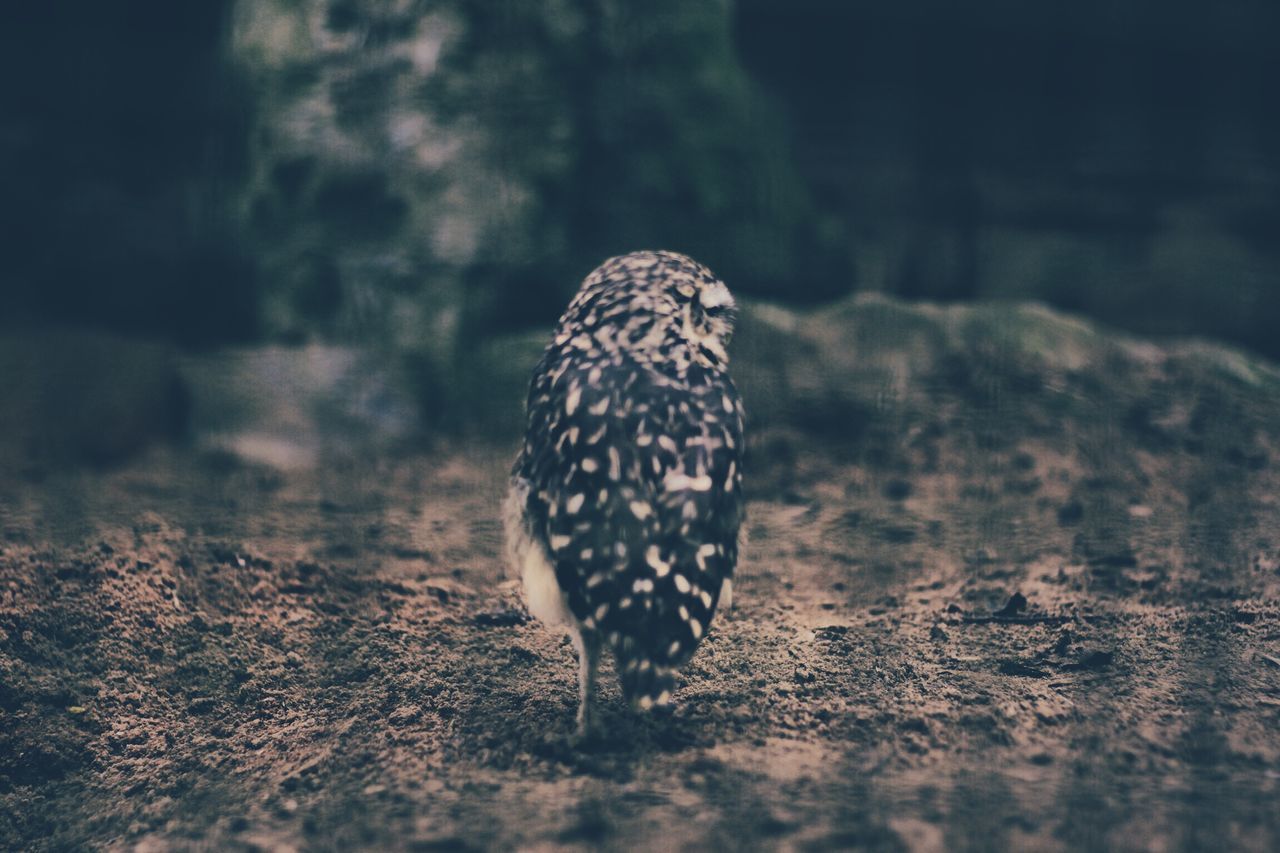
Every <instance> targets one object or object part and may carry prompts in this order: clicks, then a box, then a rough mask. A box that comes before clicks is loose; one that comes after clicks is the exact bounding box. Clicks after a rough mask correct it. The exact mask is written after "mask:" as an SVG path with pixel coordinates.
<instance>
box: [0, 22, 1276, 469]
mask: <svg viewBox="0 0 1280 853" xmlns="http://www.w3.org/2000/svg"><path fill="white" fill-rule="evenodd" d="M4 15H5V17H6V18H8V22H7V23H6V24H5V25H4V26H3V27H0V62H2V63H4V68H3V72H4V79H5V80H6V83H7V88H8V90H9V92H8V97H7V98H6V99H5V106H4V108H3V111H2V112H0V186H3V188H4V197H5V203H4V205H3V208H0V210H2V212H0V217H3V221H2V222H0V228H2V229H3V233H4V234H5V238H6V239H5V245H6V247H7V249H8V252H9V257H8V259H7V262H6V263H4V264H3V270H2V271H0V277H2V278H0V290H2V294H0V297H2V298H0V376H4V377H7V378H5V379H4V380H3V381H4V382H6V383H7V384H8V385H9V387H10V388H11V389H17V390H14V391H11V392H10V394H9V395H8V398H7V402H6V404H5V408H4V409H3V410H0V429H7V430H8V431H9V432H10V434H11V435H17V434H19V433H23V434H26V435H27V439H26V444H25V445H24V446H23V448H22V449H21V454H25V455H26V456H30V455H31V454H32V453H35V452H37V451H39V452H46V453H53V454H55V455H56V454H57V453H60V452H62V451H61V450H59V449H58V448H59V447H60V446H61V444H65V445H66V446H67V447H69V448H73V449H72V450H69V451H68V452H72V453H83V454H87V455H88V456H90V457H92V458H103V459H109V458H111V457H113V456H116V455H119V454H121V453H123V452H127V450H128V448H129V447H130V446H131V445H132V443H133V442H134V439H135V438H136V437H137V436H139V435H145V434H146V433H147V432H148V431H159V432H164V431H166V430H170V429H172V428H174V427H173V426H172V425H173V424H182V423H184V422H186V421H187V420H188V419H189V418H190V417H191V416H192V412H193V411H194V412H196V413H197V414H199V413H201V412H203V414H202V415H199V416H200V417H202V418H204V420H205V421H206V422H208V421H209V420H210V419H212V420H213V421H215V422H216V421H217V419H218V417H221V416H222V414H220V413H226V412H229V411H231V410H234V409H236V408H237V407H245V406H250V405H251V404H252V401H253V400H255V399H259V398H261V397H262V396H263V395H264V393H265V394H268V395H269V392H270V390H271V389H273V388H275V389H279V388H280V387H283V386H290V387H292V386H296V385H298V384H300V383H301V384H306V382H307V381H312V384H316V383H318V384H320V385H325V386H326V387H327V388H328V390H329V391H332V390H333V388H338V387H340V388H345V389H346V390H345V391H344V392H343V393H342V394H338V395H337V397H338V398H341V399H342V400H345V401H346V402H342V403H340V404H339V408H340V409H341V410H342V411H340V412H338V413H337V415H338V416H340V417H339V420H340V419H341V417H347V418H348V419H349V420H350V421H351V423H353V424H354V426H353V429H355V430H359V429H364V426H363V425H365V424H367V422H369V420H370V419H373V420H376V421H377V422H378V423H379V424H382V425H384V426H385V425H387V424H390V425H391V426H390V427H387V428H388V429H390V430H391V431H392V432H394V431H396V430H407V429H409V426H407V425H408V424H412V423H418V422H423V423H428V424H431V423H448V422H451V413H454V412H456V411H458V410H459V409H460V408H461V407H464V406H463V404H462V403H461V402H460V401H459V399H458V398H459V395H465V394H466V393H468V392H467V390H466V389H477V388H481V389H484V390H485V392H486V393H492V389H491V388H489V387H487V386H486V382H485V380H486V370H487V368H486V365H493V364H505V363H507V362H508V361H509V360H510V359H509V356H510V345H509V344H493V343H492V342H495V341H509V340H510V336H512V335H519V334H522V333H525V332H530V331H531V330H533V331H534V332H536V333H537V334H541V333H543V332H544V330H545V329H546V328H547V326H548V325H549V324H550V323H552V322H553V321H554V319H555V318H556V316H557V315H558V313H559V311H560V310H561V308H562V307H563V305H564V303H565V301H566V300H567V298H568V297H569V295H570V294H571V293H572V292H573V290H574V289H575V288H576V287H577V284H578V282H579V281H580V280H581V278H582V277H583V276H584V275H585V274H586V273H587V272H589V271H590V270H591V269H592V268H593V267H594V266H595V265H596V264H597V263H598V262H599V261H600V260H601V259H603V258H604V257H606V256H608V255H611V254H616V253H620V252H625V251H629V250H632V249H636V248H642V247H663V248H669V249H675V250H679V251H683V252H687V253H689V254H691V255H693V256H694V257H696V258H698V259H699V260H702V261H703V262H705V263H707V264H708V265H710V266H711V267H712V268H713V269H714V270H716V271H717V272H718V273H719V274H720V275H721V276H722V277H723V278H724V279H725V280H726V281H727V282H729V284H730V286H731V287H732V288H734V290H735V291H736V292H738V293H739V294H741V295H743V296H745V297H747V298H748V299H756V300H763V301H768V302H774V303H779V304H782V305H784V306H790V307H804V306H813V305H822V304H828V303H831V302H834V301H837V300H840V299H842V298H844V297H846V296H848V295H849V294H851V293H855V292H868V291H878V292H883V293H885V294H888V295H891V296H895V297H901V298H903V299H907V300H934V301H945V302H959V301H971V300H990V299H1001V300H1005V299H1011V300H1038V301H1042V302H1045V303H1047V304H1049V305H1051V306H1055V307H1058V308H1061V309H1065V310H1068V311H1070V312H1075V313H1078V314H1081V315H1085V316H1087V317H1091V318H1095V319H1097V320H1100V321H1103V322H1105V323H1107V324H1111V325H1114V326H1118V327H1122V328H1124V329H1128V330H1132V331H1134V332H1138V333H1143V334H1152V335H1177V336H1184V335H1194V336H1207V337H1212V338H1217V339H1220V340H1223V341H1226V342H1229V343H1232V344H1234V345H1237V346H1240V347H1243V348H1246V349H1248V350H1252V351H1253V352H1254V353H1256V354H1261V355H1264V356H1268V357H1271V358H1276V357H1280V334H1277V333H1276V331H1275V330H1276V328H1277V322H1278V321H1280V240H1277V239H1276V238H1277V236H1278V235H1280V109H1277V103H1276V90H1275V82H1276V81H1277V80H1280V52H1277V51H1276V50H1275V42H1274V35H1275V33H1276V32H1280V6H1277V5H1276V4H1274V3H1271V2H1267V0H1235V2H1232V3H1229V4H1212V3H1207V2H1190V0H1172V2H1171V0H1161V2H1156V0H1129V2H1126V3H1123V4H1116V3H1110V2H1096V1H1095V0H1081V2H1077V3H1073V4H1069V5H1068V6H1061V7H1059V6H1045V5H1043V4H1030V5H1028V4H1025V3H1015V2H1012V1H1011V0H1008V1H1006V0H988V1H987V2H984V3H982V4H977V5H974V4H969V5H966V6H964V7H963V8H961V7H958V6H956V4H954V3H950V2H946V1H945V0H904V2H899V3H893V4H887V3H877V2H834V0H795V2H791V3H786V4H783V3H777V2H765V0H737V2H727V0H719V1H718V2H697V3H689V2H676V0H655V2H651V3H645V4H635V3H623V2H616V0H554V2H545V3H536V4H534V3H526V2H519V0H239V2H233V0H206V2H203V3H199V4H175V3H168V2H159V0H126V2H123V3H116V4H100V3H88V2H64V3H50V4H22V5H19V6H15V7H13V8H10V9H8V10H6V12H5V13H4ZM50 330H54V331H50ZM534 338H536V335H534V336H533V338H531V339H534ZM51 341H52V343H50V342H51ZM229 347H230V348H234V349H228V348H229ZM246 347H249V349H246ZM140 348H141V349H140ZM212 352H223V353H226V352H234V353H235V354H234V355H233V356H227V357H226V358H225V359H223V360H222V361H219V362H218V364H219V365H222V366H221V367H216V368H215V367H210V364H209V362H208V361H207V360H205V361H202V360H201V359H202V358H204V357H205V356H207V354H209V353H212ZM299 352H305V353H308V355H307V356H306V358H305V359H302V360H301V361H299V359H298V358H295V357H293V356H291V355H290V353H299ZM370 353H374V354H377V358H378V359H379V361H378V363H379V364H382V365H392V366H393V367H394V371H393V372H398V373H397V375H400V376H403V377H407V379H405V380H404V381H405V383H407V385H408V386H411V387H412V388H413V389H415V390H414V393H413V394H411V395H409V398H410V399H408V400H407V402H406V399H405V398H404V395H397V394H395V393H392V392H391V391H389V390H386V389H383V388H382V387H381V386H380V385H379V382H378V381H376V377H375V379H374V380H371V379H370V377H371V376H375V375H381V374H377V371H372V370H370V369H369V368H368V367H367V366H366V362H364V361H361V359H363V358H366V357H368V354H370ZM228 359H229V361H228ZM227 364H230V365H231V367H230V368H227V367H226V365H227ZM121 365H123V367H121ZM228 377H230V378H228ZM307 377H311V379H310V380H308V379H307ZM396 381H399V380H387V382H388V383H389V385H388V387H390V386H394V385H395V382H396ZM255 383H256V384H255ZM126 386H127V387H126ZM24 388H25V389H26V390H25V391H24V390H23V389H24ZM58 389H64V390H63V391H59V390H58ZM130 389H133V390H130ZM193 389H194V390H193ZM211 389H212V390H211ZM512 390H513V393H514V394H515V396H516V398H517V405H518V398H519V394H520V392H519V388H518V387H516V388H514V389H512ZM384 392H385V393H384ZM24 395H25V396H24ZM94 395H96V396H97V397H98V398H101V401H102V402H101V405H100V406H98V408H94V407H92V406H89V407H86V405H85V402H84V401H85V399H86V398H87V397H92V396H94ZM329 397H330V398H331V399H332V398H334V395H333V394H329ZM104 409H111V410H112V411H113V413H112V414H110V415H109V416H106V415H103V413H102V412H103V410H104ZM121 411H126V412H128V414H127V415H122V414H121ZM121 418H123V419H124V420H125V421H126V423H124V424H123V425H122V426H119V427H118V428H117V429H116V432H117V433H118V434H119V437H118V438H111V437H110V436H108V437H106V438H103V437H101V436H98V435H97V433H98V432H99V430H98V425H99V424H101V423H103V422H104V419H105V420H106V421H109V422H112V423H114V422H116V421H119V420H121ZM129 418H133V419H134V420H129ZM77 419H80V420H88V421H89V422H90V423H89V424H87V425H82V426H80V427H76V426H70V427H66V429H70V430H72V431H73V432H74V431H77V430H78V432H77V435H76V436H73V437H70V438H67V437H62V438H60V437H58V436H57V435H56V434H54V433H56V430H55V431H54V432H53V433H51V432H50V430H49V429H47V428H45V427H44V426H43V425H44V424H48V423H59V424H68V423H70V424H74V423H75V422H77ZM452 420H456V419H452ZM33 423H38V424H40V425H41V426H32V424H33ZM24 424H25V426H23V425H24ZM59 428H62V427H59ZM24 431H25V432H24ZM89 434H93V435H94V436H95V437H94V438H93V439H92V440H89V439H86V438H85V436H86V435H89ZM86 441H90V443H92V442H97V443H98V445H100V446H94V447H91V448H89V449H88V450H84V448H83V447H82V445H84V444H85V442H86ZM60 443H61V444H60ZM63 449H66V448H63Z"/></svg>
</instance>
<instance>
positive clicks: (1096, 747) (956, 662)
mask: <svg viewBox="0 0 1280 853" xmlns="http://www.w3.org/2000/svg"><path fill="white" fill-rule="evenodd" d="M1246 402H1247V401H1246ZM1246 402H1241V401H1232V400H1226V401H1222V400H1219V401H1216V403H1215V405H1216V406H1218V408H1217V409H1215V412H1216V413H1217V415H1216V416H1215V417H1214V418H1211V419H1208V420H1205V419H1204V418H1201V419H1200V420H1198V421H1197V419H1196V418H1195V417H1184V418H1181V419H1179V418H1172V417H1167V418H1163V419H1159V418H1156V419H1150V418H1148V419H1142V418H1139V419H1137V420H1135V419H1134V418H1133V417H1131V416H1130V415H1128V414H1125V413H1120V414H1118V415H1116V416H1114V417H1112V416H1110V415H1109V414H1108V413H1107V412H1099V413H1098V414H1097V417H1096V418H1094V419H1093V420H1092V421H1089V422H1084V421H1073V422H1070V423H1064V424H1058V425H1055V424H1054V423H1053V422H1052V421H1051V420H1049V421H1045V420H1043V419H1041V420H1026V419H1024V418H1022V416H1021V415H1014V414H1012V413H1011V412H1010V411H1008V410H1004V411H1002V410H1001V409H1000V408H999V407H998V406H996V407H995V408H988V409H986V410H983V411H974V410H972V409H964V408H963V407H960V408H957V407H951V408H948V407H947V406H946V405H940V406H939V407H937V409H936V410H935V411H934V413H933V415H932V416H931V419H930V420H927V421H917V422H901V423H899V422H895V421H894V420H893V418H892V417H888V416H886V417H882V418H881V419H880V420H878V421H876V422H874V423H873V424H872V425H871V426H870V427H869V428H868V429H864V430H860V431H858V436H857V439H856V440H849V441H844V440H840V439H839V438H835V437H832V436H831V435H825V436H820V437H819V438H815V437H814V436H813V435H812V434H799V433H791V432H787V431H786V430H781V429H772V430H765V431H763V432H759V431H758V432H757V433H756V434H755V436H754V438H753V443H752V447H751V457H750V458H751V463H752V464H751V469H750V474H751V484H750V488H751V494H752V496H753V500H752V503H751V507H750V519H749V528H750V530H749V532H750V542H749V545H748V547H747V549H746V551H745V556H744V561H743V565H742V567H741V572H740V580H739V582H738V584H737V587H736V590H735V608H734V610H733V611H732V612H731V613H729V614H728V615H727V616H723V617H718V618H717V621H716V623H715V626H714V630H713V631H712V633H711V635H710V636H709V638H708V639H707V641H706V642H705V644H704V645H703V647H702V649H701V650H700V652H699V653H698V655H697V657H696V658H695V660H694V661H693V663H692V664H691V666H690V667H689V668H688V671H687V672H686V673H685V677H684V683H683V686H682V687H681V689H680V690H679V692H678V694H677V699H678V702H679V706H678V709H677V710H676V712H675V714H674V715H673V717H671V718H670V719H663V720H659V719H653V718H647V717H633V716H632V715H631V714H630V713H629V712H627V711H626V710H625V709H624V708H623V707H622V706H621V704H620V702H619V699H618V691H617V687H616V685H615V684H613V683H612V681H611V679H606V682H605V691H604V698H603V714H602V716H603V721H604V723H605V725H606V726H607V728H608V730H609V731H610V733H611V734H610V737H609V738H608V739H607V740H606V741H604V742H602V743H600V744H597V745H595V746H593V747H592V748H590V749H585V750H575V749H573V748H571V746H570V745H569V742H568V734H569V732H570V730H571V726H572V713H573V708H574V704H575V689H576V682H575V668H574V662H573V652H572V649H571V648H570V647H569V645H568V644H567V642H565V641H564V640H562V639H561V638H560V637H557V636H555V635H553V634H550V633H548V632H547V631H545V630H544V629H542V628H541V627H539V626H538V625H537V624H536V623H531V622H529V621H528V620H527V617H526V616H525V615H524V613H523V609H522V607H521V605H520V604H519V600H518V596H517V593H516V589H515V585H514V583H512V582H511V581H509V580H507V579H506V577H505V571H504V567H503V566H502V564H501V560H500V554H501V543H500V529H499V524H498V520H497V519H498V503H499V500H500V497H501V491H502V488H503V481H504V475H505V469H506V466H507V462H508V458H509V456H510V448H508V447H505V446H501V447H491V446H487V445H486V446H480V445H475V446H446V445H440V446H438V447H436V448H435V449H433V450H431V451H429V452H425V451H424V452H415V453H409V454H400V455H397V456H394V457H392V456H390V455H385V454H384V455H383V456H382V457H380V458H378V459H367V460H354V459H352V458H350V457H347V458H345V459H342V460H333V461H331V462H329V463H327V464H325V465H324V466H322V467H321V468H320V469H318V470H316V471H312V472H303V473H291V474H282V473H279V472H276V471H272V470H270V469H267V468H259V467H254V466H248V465H244V464H240V463H237V462H235V461H234V460H232V459H230V458H227V457H224V456H218V455H203V456H202V455H198V454H194V453H191V452H182V451H173V450H169V451H155V452H153V453H151V454H150V455H148V456H146V457H145V458H142V459H140V460H138V461H136V462H134V463H132V464H130V465H129V466H127V467H125V468H123V469H120V470H116V471H113V472H108V473H97V474H95V473H85V472H79V473H47V474H46V475H44V476H43V477H42V478H41V479H39V480H38V481H34V482H33V481H30V480H28V481H23V482H15V481H10V482H8V483H5V484H3V485H0V534H2V538H0V848H6V849H8V848H14V849H19V848H20V849H34V850H52V849H66V848H81V847H90V848H107V849H141V850H156V849H169V848H178V849H197V848H198V849H230V850H237V849H242V850H253V849H281V850H287V849H290V848H300V849H313V850H340V849H342V850H345V849H352V848H353V847H363V846H378V847H385V848H391V849H413V850H444V849H486V848H510V847H513V846H518V845H521V846H525V847H530V848H546V849H552V848H561V847H567V848H604V849H620V850H621V849H625V850H631V849H706V848H710V849H722V848H723V849H734V848H780V849H831V848H866V849H892V850H939V849H967V848H978V849H1006V848H1008V847H1010V846H1017V847H1023V848H1035V849H1096V848H1098V847H1100V846H1104V845H1105V846H1111V847H1115V848H1123V849H1152V850H1162V849H1221V848H1223V847H1224V846H1227V847H1234V848H1241V849H1256V850H1264V849H1275V848H1276V847H1277V846H1280V808H1278V807H1277V802H1280V734H1278V733H1280V525H1278V524H1277V521H1278V520H1280V507H1278V506H1277V503H1278V501H1280V498H1278V497H1277V495H1280V489H1277V481H1278V480H1280V476H1278V475H1277V467H1278V463H1280V451H1278V448H1277V443H1276V441H1275V437H1276V433H1275V432H1274V431H1272V430H1271V429H1270V428H1269V427H1267V425H1266V423H1265V422H1263V421H1260V420H1259V419H1257V418H1253V417H1248V416H1245V415H1240V414H1239V413H1238V412H1237V410H1236V408H1232V407H1233V406H1235V407H1237V408H1239V407H1240V406H1245V405H1246ZM1239 411H1240V412H1245V413H1246V414H1247V412H1248V410H1247V408H1241V409H1239Z"/></svg>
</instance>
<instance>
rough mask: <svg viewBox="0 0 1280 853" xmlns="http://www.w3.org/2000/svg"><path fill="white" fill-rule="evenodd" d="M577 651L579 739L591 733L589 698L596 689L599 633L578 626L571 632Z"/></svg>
mask: <svg viewBox="0 0 1280 853" xmlns="http://www.w3.org/2000/svg"><path fill="white" fill-rule="evenodd" d="M573 646H574V648H575V649H577V651H578V732H577V737H578V738H579V739H581V738H585V737H587V736H589V735H590V734H591V718H592V714H591V698H592V694H593V693H595V689H596V668H597V666H598V665H599V663H600V634H599V633H598V632H596V631H592V630H590V629H584V628H579V629H578V630H576V631H574V632H573Z"/></svg>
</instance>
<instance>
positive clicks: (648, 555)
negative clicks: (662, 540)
mask: <svg viewBox="0 0 1280 853" xmlns="http://www.w3.org/2000/svg"><path fill="white" fill-rule="evenodd" d="M644 561H645V562H646V563H648V564H649V565H650V566H651V567H652V568H653V571H654V574H656V575H657V576H658V577H660V578H661V577H666V575H667V572H669V571H671V564H670V563H668V562H666V561H665V560H663V559H662V552H661V551H659V550H658V546H657V545H650V546H649V550H648V551H646V552H645V555H644ZM686 583H688V581H686Z"/></svg>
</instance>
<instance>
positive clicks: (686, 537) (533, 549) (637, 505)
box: [507, 252, 742, 731]
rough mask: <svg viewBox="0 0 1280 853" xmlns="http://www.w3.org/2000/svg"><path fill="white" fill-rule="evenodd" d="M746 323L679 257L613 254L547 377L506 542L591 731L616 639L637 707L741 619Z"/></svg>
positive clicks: (555, 348)
mask: <svg viewBox="0 0 1280 853" xmlns="http://www.w3.org/2000/svg"><path fill="white" fill-rule="evenodd" d="M734 314H735V305H734V302H733V298H732V296H731V295H730V294H729V291H728V289H727V288H726V287H725V286H724V284H723V283H721V282H720V281H719V280H717V279H716V278H715V276H713V275H712V274H711V272H710V271H709V270H707V268H706V267H704V266H702V265H701V264H698V263H696V262H695V261H693V260H691V259H689V258H687V257H685V256H683V255H678V254H675V253H673V252H635V253H632V254H630V255H623V256H621V257H616V258H611V259H609V260H607V261H605V262H604V263H603V264H602V265H601V266H600V267H599V268H597V269H596V270H595V271H594V272H593V273H591V275H589V276H588V277H587V279H586V280H585V281H584V282H583V284H582V287H581V289H580V290H579V291H578V293H577V295H576V296H575V297H574V299H573V301H572V302H570V304H569V307H568V309H567V310H566V311H565V313H564V315H563V316H562V317H561V318H560V322H559V325H558V326H557V328H556V331H555V334H554V336H553V338H552V341H551V344H550V345H549V346H548V347H547V350H546V352H545V354H544V355H543V357H542V360H541V361H540V362H539V363H538V366H537V368H536V369H535V370H534V375H533V381H532V383H531V385H530V389H529V397H528V429H527V433H526V436H525V441H524V446H523V448H522V450H521V452H520V455H519V458H518V459H517V460H516V463H515V467H514V470H513V472H512V487H511V493H510V498H509V501H508V511H507V535H508V543H509V547H510V552H511V558H512V560H513V562H514V563H515V565H516V567H517V570H518V571H520V573H521V574H522V576H523V580H524V588H525V596H526V600H527V601H528V604H529V608H530V611H531V612H532V613H533V614H534V615H535V616H537V617H538V618H539V619H541V620H542V621H544V622H547V623H551V624H563V625H565V626H566V627H567V628H568V629H569V631H570V633H571V634H572V635H573V638H574V643H575V646H576V647H577V649H578V654H579V658H580V663H581V673H580V687H581V697H580V698H581V700H582V701H581V705H580V708H579V717H578V722H579V729H580V731H585V729H586V728H587V726H588V715H589V710H590V701H591V693H592V688H593V683H594V678H595V668H596V660H597V658H598V654H599V650H600V647H601V645H602V644H605V643H607V644H608V645H609V646H610V647H611V648H612V650H613V652H614V655H615V658H616V660H617V664H618V674H619V677H620V679H621V683H622V690H623V694H624V695H625V696H626V698H627V699H628V700H629V701H631V703H632V704H633V705H635V706H637V707H641V708H648V707H650V706H652V705H664V704H666V703H667V702H668V701H669V700H670V698H671V690H672V687H673V683H674V673H673V671H674V669H675V668H677V667H679V666H680V665H681V664H683V663H685V662H686V661H688V659H689V658H690V656H691V655H692V654H693V652H694V650H695V649H696V648H697V647H698V644H699V642H701V641H702V640H703V639H704V638H705V637H706V634H707V631H708V629H709V628H710V626H711V620H712V617H713V616H714V615H715V612H716V609H717V607H726V606H728V598H729V596H730V592H731V584H732V578H733V571H734V566H735V564H736V562H737V558H738V529H739V526H740V524H741V519H742V487H741V484H742V404H741V402H740V401H739V399H738V393H737V390H736V389H735V388H734V385H733V382H732V381H731V380H730V379H729V375H728V373H727V372H726V368H727V363H728V356H727V353H726V350H725V347H726V345H727V344H728V340H729V337H730V335H731V334H732V331H733V321H734Z"/></svg>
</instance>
